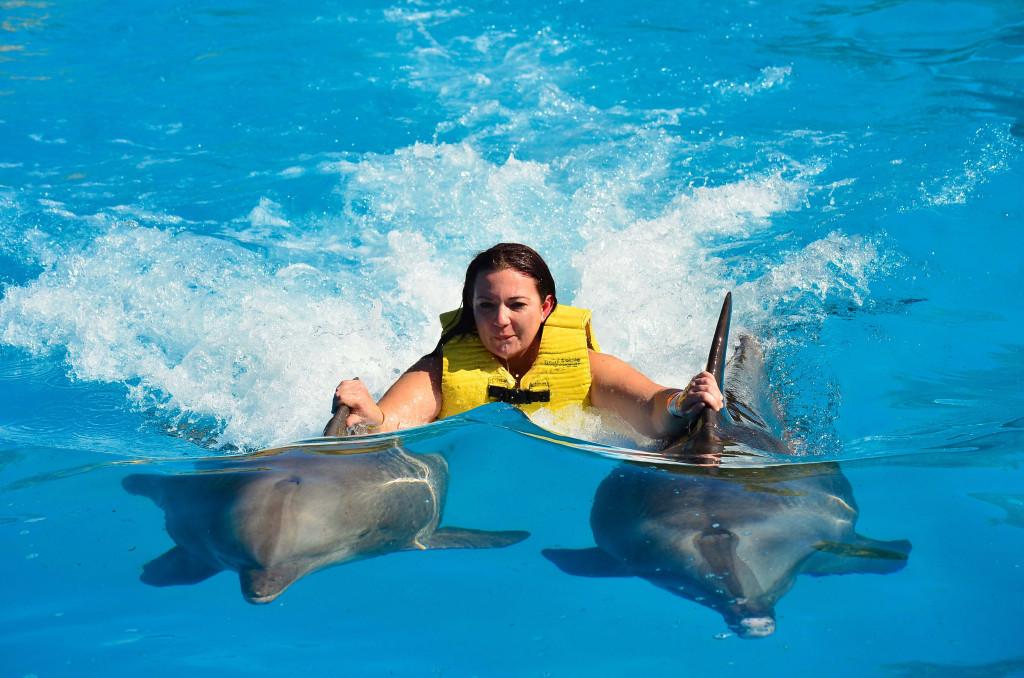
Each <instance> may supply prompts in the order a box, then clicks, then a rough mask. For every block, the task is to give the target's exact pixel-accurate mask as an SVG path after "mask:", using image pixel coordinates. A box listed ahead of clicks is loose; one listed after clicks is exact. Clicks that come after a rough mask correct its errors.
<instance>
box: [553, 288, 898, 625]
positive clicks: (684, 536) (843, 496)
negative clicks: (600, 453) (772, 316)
mask: <svg viewBox="0 0 1024 678" xmlns="http://www.w3.org/2000/svg"><path fill="white" fill-rule="evenodd" d="M730 310H731V298H730V297H728V296H727V297H726V300H725V304H724V305H723V308H722V314H721V316H720V319H719V324H718V328H717V330H716V332H715V341H714V342H713V345H712V350H711V356H710V357H709V360H708V371H709V372H711V373H712V374H713V375H715V377H716V378H717V379H718V381H719V385H720V386H721V385H723V384H724V358H725V346H726V341H727V336H728V325H729V313H730ZM761 362H762V358H761V352H760V348H759V347H758V346H757V344H756V342H754V341H753V340H752V339H751V338H749V337H745V338H743V339H741V341H740V343H739V350H738V351H737V355H736V357H735V358H734V359H733V360H732V361H731V362H730V378H731V379H733V380H734V381H735V387H734V388H730V389H729V390H728V391H727V392H726V398H727V399H728V400H730V402H729V408H728V409H723V410H722V411H721V412H714V411H712V410H711V409H710V408H707V409H705V410H704V412H703V413H702V415H701V417H700V420H699V422H698V423H697V424H696V426H695V427H694V428H693V429H692V430H691V431H690V432H689V434H688V435H687V436H686V437H684V438H683V439H682V440H680V441H679V442H677V443H675V444H674V445H671V446H670V447H669V448H668V449H667V450H666V453H667V454H669V455H671V456H674V457H677V458H681V459H684V460H686V461H689V462H692V463H693V464H698V465H681V464H665V465H652V464H643V465H641V464H637V463H627V464H622V465H620V466H618V467H616V468H615V469H614V470H613V471H612V472H611V474H610V475H609V476H608V477H606V478H605V479H604V480H603V481H602V482H601V485H600V486H599V487H598V489H597V493H596V495H595V496H594V503H593V506H592V509H591V514H590V525H591V530H592V532H593V535H594V541H595V542H596V544H597V546H596V547H594V548H587V549H545V550H544V552H543V553H544V556H545V557H547V558H548V559H549V560H551V561H552V562H554V563H555V564H556V565H557V566H558V567H559V568H561V569H562V570H563V571H564V572H567V573H569V574H573V575H579V576H587V577H634V576H635V577H640V578H642V579H646V580H647V581H649V582H651V583H652V584H654V585H655V586H658V587H661V588H663V589H665V590H667V591H669V592H670V593H673V594H674V595H677V596H681V597H683V598H687V599H690V600H693V601H695V602H698V603H700V604H702V605H704V606H706V607H710V608H711V609H713V610H715V611H717V612H718V613H720V614H721V615H722V616H723V617H724V619H725V621H726V623H727V624H728V625H729V627H730V628H732V629H733V630H734V631H735V632H736V633H737V634H738V635H740V636H743V637H747V638H756V637H763V636H767V635H770V634H771V633H773V632H774V630H775V604H776V603H777V602H778V601H779V599H780V598H781V597H782V596H783V595H784V594H785V593H786V592H787V591H788V590H789V589H790V587H792V585H793V583H794V582H795V579H796V577H797V575H799V574H801V573H804V574H809V575H815V576H822V575H828V574H844V573H855V572H862V573H879V574H885V573H890V572H895V571H897V570H899V569H901V568H902V567H903V566H904V565H905V564H906V560H907V557H908V554H909V552H910V542H908V541H905V540H897V541H876V540H872V539H867V538H865V537H862V536H860V535H858V534H857V532H856V530H855V524H856V521H857V516H858V509H857V505H856V502H855V501H854V499H853V490H852V488H851V487H850V484H849V482H848V481H847V479H846V478H845V477H844V476H843V474H842V473H841V471H840V469H839V465H838V464H836V463H811V464H808V463H802V464H797V463H791V464H783V465H780V466H773V467H766V468H732V469H729V468H719V467H716V466H715V463H716V462H717V461H718V460H719V459H720V456H721V455H722V454H723V452H724V453H729V450H730V449H731V448H735V447H739V448H740V449H742V447H746V448H748V449H751V450H754V451H766V452H771V453H776V454H777V453H779V452H780V451H783V450H786V446H785V444H784V443H783V442H782V441H781V440H779V439H778V438H776V437H774V436H773V435H772V433H771V431H770V428H771V427H770V426H769V425H768V422H769V421H770V420H769V419H766V418H765V417H762V415H760V414H759V413H758V412H757V410H755V409H753V408H752V407H751V406H750V405H749V404H748V403H749V402H753V401H754V396H755V395H756V394H755V393H754V391H755V390H756V387H758V386H760V385H761V383H760V382H761V379H763V366H762V364H761ZM734 372H735V374H734ZM723 390H724V389H723ZM741 395H742V396H744V397H743V399H741V397H740V396H741ZM745 401H746V402H745Z"/></svg>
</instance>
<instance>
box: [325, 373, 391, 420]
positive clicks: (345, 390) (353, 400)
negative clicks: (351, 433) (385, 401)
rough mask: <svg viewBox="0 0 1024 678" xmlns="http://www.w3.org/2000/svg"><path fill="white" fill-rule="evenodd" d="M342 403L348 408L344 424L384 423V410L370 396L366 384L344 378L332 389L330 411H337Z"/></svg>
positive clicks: (356, 379) (357, 378)
mask: <svg viewBox="0 0 1024 678" xmlns="http://www.w3.org/2000/svg"><path fill="white" fill-rule="evenodd" d="M342 405H344V406H345V407H347V408H348V410H349V412H348V417H346V419H345V426H346V427H348V428H352V427H353V426H356V425H358V424H365V425H367V426H380V425H381V424H383V423H384V410H382V409H381V408H380V406H379V405H378V404H377V403H376V402H375V401H374V399H373V398H372V397H371V396H370V392H369V391H367V390H366V384H364V383H363V382H361V381H360V380H359V377H356V378H355V379H346V380H344V381H342V382H341V383H340V384H338V388H336V389H334V403H333V406H332V408H331V411H337V409H338V408H339V407H341V406H342Z"/></svg>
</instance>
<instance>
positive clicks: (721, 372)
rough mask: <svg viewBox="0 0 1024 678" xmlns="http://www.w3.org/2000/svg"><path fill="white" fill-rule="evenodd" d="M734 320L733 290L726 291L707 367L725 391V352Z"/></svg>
mask: <svg viewBox="0 0 1024 678" xmlns="http://www.w3.org/2000/svg"><path fill="white" fill-rule="evenodd" d="M731 320H732V292H726V293H725V301H724V302H722V312H721V313H719V314H718V326H717V327H715V336H714V338H712V340H711V351H710V352H709V353H708V365H707V367H706V368H705V369H706V370H707V371H708V372H710V373H711V374H713V375H714V377H715V381H717V382H718V388H720V389H722V392H723V393H724V392H725V353H726V349H727V348H728V347H729V323H730V322H731Z"/></svg>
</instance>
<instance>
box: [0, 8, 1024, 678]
mask: <svg viewBox="0 0 1024 678" xmlns="http://www.w3.org/2000/svg"><path fill="white" fill-rule="evenodd" d="M1022 92H1024V9H1022V8H1021V5H1020V3H1019V2H1016V1H1005V2H1002V1H997V0H991V1H988V2H973V3H967V2H939V1H937V0H931V1H926V0H917V1H914V0H908V1H905V2H866V1H865V2H843V3H840V2H825V1H822V0H818V1H814V2H812V1H806V2H805V1H798V0H790V1H788V2H786V3H766V2H745V3H721V4H719V3H698V2H684V3H661V4H657V5H644V4H637V3H628V2H619V1H612V0H609V1H602V2H575V1H573V2H556V3H506V2H481V3H465V2H463V3H460V2H433V1H430V0H426V1H417V2H409V3H395V4H388V3H380V4H378V3H364V4H361V5H360V4H358V3H352V2H349V3H335V2H323V3H300V4H299V6H290V5H289V4H287V3H255V2H241V1H227V0H226V1H225V2H222V3H219V4H214V3H210V2H206V1H203V2H188V3H164V2H149V3H134V4H127V5H122V6H119V7H117V8H116V9H115V8H110V7H105V6H104V7H101V6H99V5H96V4H88V3H77V2H66V3H51V2H48V1H47V0H41V1H38V2H37V1H34V0H33V1H31V2H21V1H15V0H11V1H8V2H2V3H0V285H2V298H0V403H2V407H0V554H2V555H0V579H2V581H4V582H5V586H4V587H3V590H4V596H3V600H4V604H3V606H2V607H0V648H2V650H3V651H2V652H0V657H2V659H0V673H2V674H3V675H12V676H29V675H35V676H49V675H83V674H86V673H96V672H100V671H102V672H104V673H105V674H110V675H137V674H138V673H140V672H142V671H145V672H147V673H150V674H155V675H165V674H175V675H177V674H179V673H180V672H182V671H189V672H191V673H193V674H200V675H218V676H219V675H243V674H244V675H250V674H268V675H281V674H290V673H297V672H299V671H302V672H305V673H309V674H312V675H339V674H341V675H458V676H461V675H555V676H561V675H580V674H589V675H633V674H639V673H641V672H644V673H647V674H653V675H662V674H665V675H668V674H676V675H677V674H679V673H680V672H686V673H692V674H694V675H707V674H712V673H721V674H724V675H749V674H751V673H752V672H756V673H757V674H758V675H763V674H765V673H768V674H771V675H776V674H787V675H789V674H812V673H813V674H815V675H821V674H828V675H851V676H853V675H858V676H859V675H865V674H868V675H894V676H917V675H1024V650H1022V649H1021V648H1022V644H1021V640H1020V629H1021V618H1022V614H1024V603H1022V601H1024V529H1022V527H1024V513H1022V509H1021V506H1022V505H1024V476H1022V471H1021V468H1022V462H1024V352H1022V347H1024V342H1022V341H1021V340H1020V339H1019V336H1020V334H1021V332H1022V330H1024V322H1022V320H1021V317H1022V312H1024V293H1022V291H1021V283H1022V281H1024V275H1022V273H1024V271H1022V261H1024V258H1022V257H1021V254H1020V252H1021V251H1022V245H1024V230H1022V229H1021V224H1022V223H1024V200H1022V193H1021V187H1022V186H1024V95H1022ZM501 240H513V241H522V242H526V243H529V244H531V245H533V246H534V247H536V248H537V249H538V250H540V251H541V252H542V253H543V254H544V255H545V256H546V258H547V259H548V261H549V263H550V265H551V267H552V270H553V272H554V274H555V276H556V280H557V281H558V285H559V299H560V300H561V301H562V302H566V303H572V304H575V305H579V306H584V307H587V308H591V309H592V310H593V311H594V318H595V321H594V322H595V331H596V333H597V336H598V338H599V340H600V341H601V344H602V347H603V348H604V349H606V350H608V351H609V352H611V353H614V354H616V355H618V356H620V357H622V358H624V359H626V360H629V361H630V362H632V363H633V364H634V365H636V366H637V367H639V368H640V369H642V370H643V371H645V372H646V373H648V374H649V375H650V376H652V378H654V379H656V380H657V381H659V382H660V383H665V384H681V383H684V382H685V381H686V380H687V379H688V378H689V377H690V376H691V375H692V374H693V373H694V372H696V371H697V370H698V369H700V367H701V365H702V359H703V356H704V355H706V351H707V342H708V340H709V338H710V333H711V329H712V327H713V325H714V321H715V318H716V317H717V311H718V305H719V303H720V300H721V297H722V294H723V293H724V292H725V291H726V290H732V292H733V294H734V298H735V304H736V308H735V313H734V319H733V321H734V328H735V329H734V332H747V333H753V334H756V335H757V336H759V337H760V338H761V339H762V341H763V343H764V345H765V347H766V349H767V362H768V364H767V367H768V373H769V377H770V384H771V391H772V394H773V396H774V397H775V398H776V399H777V400H778V401H779V402H780V403H781V404H782V406H783V409H784V411H785V419H786V424H787V428H788V429H789V431H790V434H791V436H792V440H793V441H794V447H795V449H796V452H797V456H796V457H795V458H793V459H789V460H783V462H784V463H783V466H784V467H786V468H788V469H789V470H790V471H792V472H793V473H796V474H797V475H798V476H800V477H803V476H810V477H817V476H816V474H819V473H823V474H825V475H828V477H830V478H834V477H836V474H837V473H838V474H841V477H843V478H845V480H846V481H848V482H849V486H850V487H851V488H852V497H851V496H847V495H843V498H844V501H847V502H850V501H852V500H853V497H855V501H856V505H857V506H858V507H859V510H860V515H859V520H858V522H857V526H856V529H857V531H858V532H859V533H860V534H862V535H865V536H868V537H871V538H874V539H879V540H887V541H892V540H907V541H909V542H910V544H911V545H912V550H911V552H910V555H909V559H908V560H907V561H906V564H905V567H903V568H902V569H899V570H898V571H894V572H891V573H889V574H884V575H881V574H851V575H845V576H822V577H811V576H807V575H804V576H800V577H799V578H797V579H796V580H795V584H794V585H793V587H792V589H790V590H789V591H788V593H786V594H785V595H784V596H783V597H782V598H781V599H780V600H779V602H778V604H777V605H776V616H777V624H778V626H777V631H776V632H775V633H774V634H773V635H772V636H770V637H769V638H766V639H760V640H747V639H741V638H738V637H737V635H736V634H735V633H733V632H732V631H731V630H730V629H729V627H728V626H727V625H726V623H725V621H724V620H723V618H722V616H721V615H720V614H718V613H716V612H714V611H712V610H710V609H708V608H707V607H705V606H702V605H700V604H698V603H697V602H693V601H690V600H685V599H683V598H680V597H677V596H673V595H671V594H670V593H668V592H666V591H665V590H662V589H659V588H656V587H655V586H652V585H651V584H650V583H649V582H646V581H643V580H641V579H639V578H636V577H630V578H582V577H573V576H569V575H567V574H565V573H563V572H562V571H561V570H559V569H558V568H557V567H555V565H554V564H553V563H552V562H551V561H550V560H549V559H547V558H546V557H544V555H543V554H542V551H543V550H544V549H567V548H571V549H575V548H586V547H589V546H592V545H593V544H594V539H595V536H594V534H593V533H592V530H591V527H590V524H589V515H590V511H591V506H592V504H593V503H594V501H595V492H596V491H597V489H598V487H599V486H601V484H602V481H603V480H604V479H606V478H610V477H613V476H614V475H615V474H617V473H620V472H621V471H620V469H621V467H620V466H619V465H618V464H619V463H620V462H619V461H618V460H617V458H616V457H621V456H622V454H624V452H623V450H628V449H630V448H639V449H648V448H650V447H651V441H644V440H637V439H634V438H631V437H630V436H629V435H627V434H625V433H623V432H622V431H621V429H620V428H619V427H617V426H616V425H615V423H614V422H608V421H601V420H599V419H597V418H596V417H593V416H589V415H586V416H584V415H581V416H580V417H578V418H575V419H573V420H571V421H568V422H565V421H562V422H556V421H553V420H551V419H550V418H546V417H544V416H543V415H542V416H540V417H538V418H537V423H538V424H540V425H541V426H545V427H548V428H552V427H553V428H556V429H558V430H559V431H560V432H561V433H563V434H565V435H566V436H569V437H570V438H572V439H581V440H588V441H596V442H598V443H600V444H601V445H609V446H613V447H614V448H615V449H613V450H611V451H610V452H609V450H607V449H606V450H604V451H605V452H606V454H604V455H602V454H600V453H595V449H592V448H586V447H585V446H584V447H580V446H578V445H573V444H570V443H567V441H566V440H565V439H562V438H558V437H552V436H546V435H539V434H538V432H539V429H534V428H532V426H531V424H530V423H529V422H527V421H525V420H523V419H522V418H518V417H516V416H515V415H514V413H509V412H506V411H504V410H502V409H501V408H487V409H484V410H483V411H480V412H477V413H475V414H474V415H473V416H472V417H471V418H469V419H467V420H464V421H460V422H458V423H457V424H455V425H452V426H449V427H438V428H435V429H429V430H427V431H426V432H418V433H415V434H413V435H412V437H411V438H406V439H402V440H401V441H400V442H403V444H405V445H406V446H407V447H408V449H410V450H411V451H412V452H415V453H418V454H441V455H443V456H444V458H445V459H446V460H447V463H448V467H449V474H450V478H449V487H448V495H447V506H446V508H445V513H444V519H443V521H442V522H443V524H446V525H456V526H463V527H472V528H478V529H487V530H511V529H515V530H527V531H529V532H530V533H531V536H530V537H529V538H528V539H527V540H525V541H523V542H521V543H518V544H515V545H513V546H509V547H507V548H503V549H479V550H461V549H460V550H437V551H430V550H428V551H425V552H405V553H394V554H388V555H385V556H382V557H379V558H373V559H367V560H361V561H358V562H355V563H350V564H346V565H344V566H339V567H334V568H330V569H326V570H323V571H320V572H317V573H314V574H312V575H310V576H308V577H306V578H303V579H301V580H300V581H298V582H297V583H296V584H295V585H294V586H293V587H292V588H290V589H289V590H288V591H287V592H285V593H284V595H282V596H281V597H280V598H279V599H278V600H276V601H275V602H273V603H271V604H270V605H267V606H258V607H257V606H251V605H249V604H247V603H246V602H245V601H244V600H243V598H242V596H241V595H240V594H239V584H238V579H237V577H235V576H234V575H233V574H230V573H228V574H219V575H216V576H214V577H212V578H210V579H208V580H206V581H204V582H201V583H198V584H195V585H191V586H180V587H174V588H155V587H150V586H147V585H145V584H143V583H141V582H140V581H139V574H140V573H141V572H142V567H143V565H144V564H145V563H147V562H148V561H150V560H152V559H154V558H156V557H157V556H158V555H160V554H161V553H163V552H164V551H166V550H167V549H168V548H170V547H171V546H172V545H173V542H172V541H171V539H170V538H169V537H168V534H167V532H166V531H165V530H164V518H163V513H162V512H161V510H160V509H159V508H158V507H157V506H156V505H155V504H154V503H153V502H152V501H150V500H149V499H147V498H146V497H142V496H133V495H131V494H129V493H128V492H126V491H125V490H124V489H123V487H122V482H123V481H124V478H125V477H127V476H128V475H130V474H134V473H159V474H166V475H174V474H181V475H186V476H190V475H192V474H193V472H194V470H195V469H196V464H197V463H199V460H200V459H206V461H203V462H202V464H214V465H216V464H217V463H219V462H218V460H220V461H222V462H225V463H227V461H230V460H231V459H234V458H236V457H238V456H240V455H247V454H249V453H252V452H254V451H256V450H259V449H261V448H266V447H269V446H277V445H284V444H287V443H289V442H291V441H296V440H300V439H304V438H309V437H310V436H314V435H316V434H317V433H318V431H319V430H320V429H321V427H322V426H323V423H324V420H325V419H326V418H327V416H328V412H327V403H328V400H329V397H330V393H331V391H332V389H333V387H334V385H335V384H336V383H337V381H338V380H339V379H340V378H346V377H351V376H355V375H359V376H360V377H361V378H362V379H363V380H364V381H365V382H366V383H367V384H368V386H369V387H370V389H371V391H372V392H374V393H375V394H378V395H379V394H380V393H382V392H383V390H384V389H386V388H387V386H388V385H389V384H390V383H391V381H392V380H393V379H394V378H395V376H396V375H397V374H399V373H400V371H401V370H403V369H405V368H406V367H407V366H408V365H409V364H411V363H412V362H413V361H414V360H415V359H416V358H417V357H418V356H420V355H422V354H423V353H424V352H426V351H427V350H429V349H430V348H432V347H433V345H434V343H435V342H436V339H437V334H438V330H437V327H436V324H435V323H436V320H435V319H436V316H437V314H438V313H439V312H441V311H444V310H447V309H448V308H451V307H453V306H455V305H457V303H458V289H459V285H460V283H461V275H462V272H463V270H464V267H465V265H466V263H467V262H468V260H469V258H470V257H471V256H472V255H473V254H474V253H475V252H476V251H478V250H480V249H483V248H485V247H487V246H489V245H491V244H493V243H495V242H498V241H501ZM540 433H542V432H540ZM299 454H300V455H301V454H307V455H310V456H311V457H312V456H313V455H314V452H313V451H310V450H306V451H305V452H301V451H300V452H299ZM211 457H212V458H213V460H212V461H211V460H209V459H208V458H211ZM769 461H770V463H773V464H774V463H778V462H779V460H760V461H756V460H755V463H754V465H755V466H756V465H766V464H767V463H769ZM820 462H839V463H840V466H839V467H835V466H822V465H821V464H820ZM267 463H268V464H271V465H273V463H274V462H267ZM821 469H827V473H826V472H824V471H821ZM837 469H838V470H837ZM755 471H756V469H755ZM759 472H761V473H768V472H767V471H759ZM785 472H788V471H782V472H781V473H785ZM773 473H775V472H773ZM680 477H684V478H690V476H686V475H685V474H682V475H681V476H680ZM759 478H762V479H761V480H758V481H756V482H754V481H752V482H751V483H748V486H747V487H746V490H744V491H747V492H749V493H750V494H751V495H757V492H758V491H760V492H761V494H772V492H773V490H772V488H773V487H775V488H776V490H778V491H774V492H775V494H779V493H781V492H783V490H779V489H778V488H780V487H783V486H781V485H772V483H771V482H768V481H766V480H764V479H763V476H759ZM686 482H698V481H690V480H687V481H686ZM740 485H742V483H740ZM766 486H767V489H765V487H766ZM758 487H760V488H761V489H760V490H758V489H757V488H758ZM758 501H760V499H759V500H758Z"/></svg>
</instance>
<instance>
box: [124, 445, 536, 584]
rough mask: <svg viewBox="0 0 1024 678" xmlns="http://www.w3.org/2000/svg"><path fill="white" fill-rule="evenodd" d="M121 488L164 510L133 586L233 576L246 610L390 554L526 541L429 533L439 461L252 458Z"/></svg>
mask: <svg viewBox="0 0 1024 678" xmlns="http://www.w3.org/2000/svg"><path fill="white" fill-rule="evenodd" d="M122 484H123V486H124V488H125V489H126V490H127V491H128V492H130V493H131V494H136V495H143V496H146V497H149V498H150V499H152V500H153V501H154V502H155V503H156V504H157V505H158V506H159V507H160V508H162V509H163V510H164V513H165V516H166V528H167V533H168V535H170V537H171V539H173V540H174V541H175V543H176V546H174V547H173V548H171V549H170V550H169V551H167V552H166V553H164V554H163V555H162V556H159V557H158V558H155V559H154V560H151V561H150V562H149V563H147V564H146V565H145V567H144V569H143V573H142V577H141V579H142V581H143V582H145V583H147V584H151V585H153V586H173V585H178V584H195V583H197V582H200V581H203V580H205V579H207V578H208V577H211V576H213V575H214V574H216V573H218V572H220V571H221V570H234V571H236V572H238V577H239V581H240V583H241V587H242V595H243V596H244V597H245V599H246V600H247V601H249V602H250V603H269V602H270V601H272V600H274V599H275V598H277V597H278V596H279V595H281V593H282V592H283V591H284V590H285V589H286V588H287V587H288V586H290V585H291V584H292V583H293V582H295V581H296V580H297V579H299V578H300V577H302V576H304V575H306V574H309V573H310V572H313V571H316V570H319V569H321V568H324V567H327V566H329V565H336V564H340V563H347V562H351V561H354V560H359V559H362V558H371V557H374V556H379V555H383V554H386V553H392V552H395V551H405V550H416V549H420V550H425V549H447V548H496V547H503V546H508V545H511V544H515V543H517V542H519V541H522V540H523V539H525V538H526V537H528V536H529V533H528V532H521V531H504V532H486V531H482V530H470V529H464V528H458V527H438V524H439V523H440V521H441V515H442V511H443V508H444V500H445V495H446V491H447V484H448V464H447V462H446V461H445V460H444V458H443V457H441V456H440V455H436V454H426V455H415V454H410V453H408V452H406V451H404V450H402V449H399V448H396V447H391V448H388V449H384V450H379V451H371V452H365V453H360V454H346V455H330V454H310V453H306V452H298V453H296V452H291V453H283V454H280V453H279V454H259V453H258V454H256V455H253V456H250V457H246V458H243V459H241V460H239V461H233V460H231V461H226V462H224V461H222V462H221V463H219V464H218V466H217V467H216V468H214V469H212V470H207V471H202V472H198V473H189V474H183V475H159V474H134V475H130V476H127V477H126V478H124V480H123V481H122Z"/></svg>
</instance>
